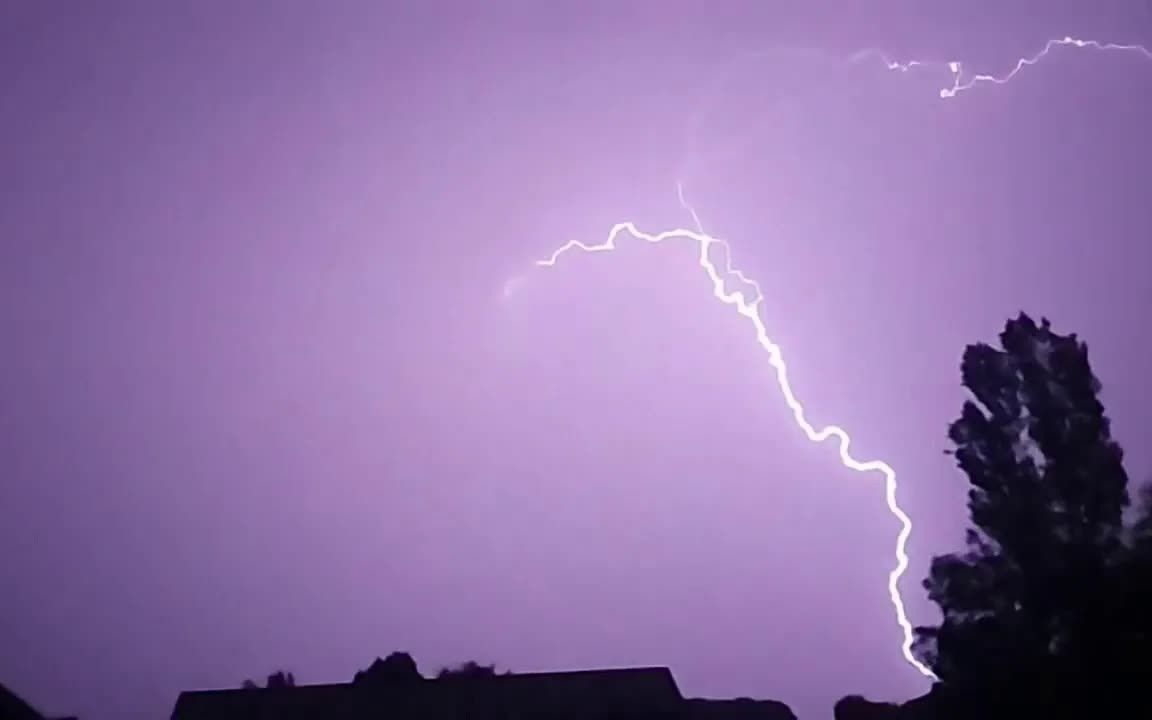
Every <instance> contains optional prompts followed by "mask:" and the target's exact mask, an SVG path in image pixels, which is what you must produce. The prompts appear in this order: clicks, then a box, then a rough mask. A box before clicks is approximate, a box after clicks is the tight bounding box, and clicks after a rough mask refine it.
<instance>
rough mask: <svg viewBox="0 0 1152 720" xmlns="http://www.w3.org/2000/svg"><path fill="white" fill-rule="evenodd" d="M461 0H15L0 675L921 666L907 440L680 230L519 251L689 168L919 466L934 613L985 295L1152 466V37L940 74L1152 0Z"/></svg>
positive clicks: (763, 674)
mask: <svg viewBox="0 0 1152 720" xmlns="http://www.w3.org/2000/svg"><path fill="white" fill-rule="evenodd" d="M484 5H486V7H487V8H488V9H485V10H480V9H478V8H480V7H481V3H459V4H456V5H451V4H444V3H440V4H437V3H434V2H410V3H388V2H362V3H352V2H344V3H337V2H323V3H322V2H308V3H305V2H236V3H227V4H225V3H175V2H171V3H159V2H136V3H128V2H114V1H112V0H103V1H102V2H99V3H95V2H94V3H83V2H64V1H61V2H35V1H34V0H15V1H14V2H7V3H3V8H2V9H0V338H2V341H0V342H2V345H0V511H2V514H3V521H2V522H0V588H3V590H2V591H0V682H2V683H4V684H5V685H7V686H8V687H10V688H12V689H13V690H15V691H16V692H17V693H19V694H21V695H22V696H24V697H25V698H26V699H28V700H29V701H30V702H32V703H33V704H36V705H38V706H40V707H41V708H43V709H44V710H46V711H50V712H54V713H69V714H77V715H79V716H81V718H83V720H113V719H120V718H126V719H135V718H140V719H144V718H157V717H163V716H166V715H167V714H168V713H169V712H170V711H171V707H172V704H173V703H174V702H175V699H176V695H177V694H178V693H179V692H180V691H181V690H186V689H194V688H213V687H238V686H239V685H240V683H241V682H242V681H243V680H244V679H245V678H248V677H253V678H257V679H262V678H263V677H264V676H266V675H267V674H268V673H271V672H273V671H275V670H277V669H280V668H284V669H286V670H291V671H292V672H294V674H295V676H296V678H297V681H298V682H300V683H311V682H337V681H346V680H350V679H351V677H352V675H353V673H354V672H355V671H356V670H357V669H360V668H363V667H365V666H367V665H368V664H369V663H370V662H371V660H372V659H373V658H374V657H376V656H377V655H385V654H387V653H388V652H390V651H392V650H407V651H409V652H411V653H412V654H413V656H414V657H415V658H416V659H417V661H418V662H419V663H420V666H421V669H423V670H424V671H425V672H434V671H435V670H436V669H437V668H438V667H439V666H440V665H443V664H448V663H454V662H458V661H463V660H468V659H475V660H478V661H480V662H494V663H496V664H497V665H499V666H500V667H502V668H511V669H513V670H522V671H528V670H549V669H570V668H580V667H605V666H621V665H668V666H670V667H671V668H672V670H673V672H674V673H675V676H676V678H677V680H678V682H679V684H680V686H681V688H682V690H683V691H684V692H685V694H689V695H702V696H715V697H726V696H739V695H748V696H754V697H771V698H776V699H780V700H783V701H785V702H788V703H789V704H791V705H792V707H793V709H794V710H796V711H797V713H798V714H799V715H800V716H801V718H804V719H805V720H808V719H809V718H818V717H830V715H831V708H832V703H833V702H834V701H835V700H836V699H837V698H839V697H840V696H842V695H846V694H850V693H860V694H866V695H868V696H870V697H873V698H876V699H892V700H902V699H906V698H909V697H912V696H914V695H918V694H920V693H922V692H923V691H925V690H926V689H927V687H928V681H927V680H926V679H925V678H924V677H923V676H921V675H920V674H919V673H918V672H917V671H916V670H915V669H913V668H912V667H910V666H909V665H908V664H907V663H906V662H905V661H904V659H903V657H902V656H901V653H900V642H901V632H900V628H899V626H898V625H897V624H896V620H895V616H894V613H893V609H892V605H891V603H890V601H889V598H888V594H887V588H886V582H887V574H888V572H889V571H890V570H891V569H892V567H893V564H894V556H893V551H894V547H895V541H896V534H897V532H898V531H899V528H900V526H899V523H898V522H897V521H896V520H895V518H893V516H892V515H891V514H890V513H889V512H888V510H887V508H886V507H885V505H884V493H883V479H882V478H881V477H880V476H879V475H877V474H860V473H856V472H852V471H850V470H847V469H845V468H844V467H843V466H841V464H840V462H839V457H838V454H837V452H836V448H835V446H834V444H833V443H826V444H824V445H816V444H813V443H810V442H809V441H808V440H807V439H806V438H805V436H804V434H803V433H802V432H801V431H800V430H799V429H798V428H797V427H796V425H795V424H794V422H793V419H792V416H791V414H790V412H789V410H788V408H787V406H786V405H785V404H784V402H783V399H782V396H781V393H780V390H779V387H778V385H777V380H776V375H775V373H774V371H773V370H772V368H771V366H770V365H769V364H768V358H767V356H766V355H765V353H764V352H763V350H762V349H761V348H760V347H759V346H758V345H757V343H756V339H755V334H754V332H753V331H752V328H751V326H750V325H749V323H748V321H747V320H746V319H744V318H742V317H740V316H739V315H738V314H737V313H736V312H735V311H734V310H733V309H732V308H730V307H726V306H724V305H723V304H721V303H719V302H717V301H716V300H715V299H714V298H713V297H712V294H711V287H710V284H709V281H708V278H707V276H706V275H705V274H704V273H703V272H702V271H701V269H700V267H699V266H698V265H697V264H696V261H697V257H696V252H697V250H696V248H695V246H693V245H692V244H691V243H690V242H686V241H681V242H677V241H669V242H667V243H665V244H661V245H649V244H647V243H643V242H639V241H632V242H623V243H622V244H621V246H620V249H619V250H618V251H617V252H616V253H611V254H596V255H588V254H581V255H577V254H569V255H565V256H564V258H563V259H562V261H561V262H560V263H559V264H558V265H557V266H556V267H554V268H538V267H535V266H534V265H533V263H534V262H535V261H536V260H539V259H542V258H546V257H548V256H549V255H550V254H551V253H552V252H553V251H554V250H555V249H556V248H558V247H559V246H561V245H562V244H563V243H565V242H567V241H569V240H575V239H578V240H582V241H584V242H587V243H597V242H601V241H603V240H604V239H605V238H606V235H607V233H608V231H609V229H610V228H611V226H612V225H613V224H614V223H617V222H621V221H625V220H631V221H634V222H636V223H637V224H638V225H639V226H640V228H641V229H643V230H646V231H650V232H658V231H661V230H665V229H670V228H675V227H691V226H692V218H691V217H690V215H689V214H688V212H687V211H686V210H685V209H684V208H683V207H681V205H680V203H679V201H678V198H677V192H676V184H677V182H682V183H683V186H684V190H685V192H686V196H687V199H688V200H689V201H690V202H691V204H692V205H693V206H694V207H695V209H696V210H697V211H698V212H699V215H700V219H701V221H702V222H703V224H704V226H705V228H706V229H707V230H708V231H709V232H710V233H712V234H714V235H717V236H720V237H723V238H724V239H726V240H727V241H729V242H730V243H731V248H732V257H733V262H734V264H735V266H736V267H738V268H740V269H741V270H742V271H743V272H744V273H745V274H746V275H747V276H748V277H750V278H753V279H755V280H756V281H758V282H759V283H760V284H761V285H762V287H763V289H764V300H763V303H762V306H761V308H760V309H761V317H762V318H763V322H764V324H765V326H766V328H767V329H768V331H769V333H770V334H771V337H772V339H773V340H774V341H775V342H777V343H779V345H780V346H781V347H782V349H783V353H784V358H785V360H786V361H787V363H788V366H789V371H790V377H791V380H792V384H793V389H794V390H795V391H796V393H797V395H798V396H799V397H800V399H801V401H802V402H803V403H804V404H805V406H806V408H807V410H808V415H809V418H810V419H811V420H812V421H813V422H814V423H816V424H817V425H825V424H829V423H835V424H838V425H841V426H843V427H845V428H846V429H848V431H849V432H850V433H851V435H852V439H853V444H852V450H853V454H854V455H856V456H857V457H858V458H860V459H864V460H872V459H879V460H883V461H885V462H888V463H890V464H891V465H892V467H894V468H895V470H896V472H897V475H898V481H899V483H900V489H899V495H898V497H899V501H900V504H901V505H902V506H903V507H904V509H905V510H906V511H907V512H908V513H909V515H910V516H911V517H912V520H913V523H914V525H915V527H914V530H913V533H912V536H911V539H910V541H909V544H908V549H909V553H910V555H911V566H910V568H909V570H908V573H907V574H906V576H905V579H904V581H903V582H902V583H901V589H902V591H903V593H904V595H905V598H906V601H907V604H908V608H909V613H910V615H911V618H912V621H913V622H914V623H931V622H934V621H935V620H936V618H937V615H936V614H935V611H934V609H933V607H932V606H931V605H930V604H929V603H928V602H927V600H926V598H925V596H924V592H923V591H922V590H921V588H920V579H921V578H922V577H923V576H924V575H925V573H926V571H927V566H928V562H929V560H930V558H931V556H932V555H934V554H940V553H944V552H949V551H952V550H955V549H958V548H960V546H961V544H962V541H963V528H964V524H965V508H964V504H963V503H964V496H965V492H966V489H967V487H966V483H965V479H964V478H963V477H962V476H961V475H960V474H959V472H958V471H957V470H955V469H954V466H953V462H952V459H951V458H949V457H948V456H946V455H945V454H944V452H943V451H944V450H945V449H947V447H948V443H947V438H946V435H945V431H946V427H947V424H948V422H949V421H951V420H952V419H954V418H955V417H956V416H957V415H958V412H959V409H960V406H961V403H962V402H963V400H964V397H965V396H964V393H963V390H962V388H961V387H960V376H959V361H960V356H961V353H962V352H963V349H964V346H965V345H966V344H968V343H972V342H976V341H981V340H983V341H989V342H991V341H995V339H996V336H997V333H998V332H999V331H1000V330H1001V329H1002V327H1003V324H1004V321H1005V320H1006V319H1007V318H1008V317H1010V316H1013V315H1015V314H1016V313H1018V312H1019V311H1021V310H1024V311H1027V312H1029V313H1032V314H1033V315H1035V316H1037V317H1039V316H1042V315H1043V316H1048V317H1049V318H1050V319H1051V320H1052V321H1053V324H1054V326H1055V329H1056V330H1057V331H1059V332H1077V333H1079V334H1080V335H1081V336H1082V337H1084V338H1085V339H1086V340H1087V341H1088V343H1089V347H1090V350H1091V359H1092V362H1093V365H1094V368H1095V370H1096V372H1097V374H1098V375H1099V376H1100V377H1101V379H1102V380H1103V382H1104V386H1105V389H1104V394H1103V399H1104V402H1105V403H1106V405H1107V407H1108V408H1109V412H1110V415H1111V417H1112V419H1113V421H1114V428H1115V434H1116V436H1117V438H1118V439H1119V441H1120V442H1121V443H1122V444H1123V445H1124V446H1125V447H1126V449H1127V451H1128V455H1127V467H1128V471H1129V474H1130V475H1131V476H1132V478H1133V479H1134V480H1140V481H1143V480H1146V479H1148V478H1149V477H1152V449H1150V447H1152V446H1150V445H1149V437H1150V434H1152V410H1150V406H1149V405H1148V404H1147V402H1146V399H1147V398H1148V397H1149V395H1150V393H1152V382H1150V380H1149V370H1152V340H1150V339H1149V337H1148V334H1147V330H1148V322H1147V313H1148V308H1150V307H1152V279H1150V273H1149V268H1152V204H1150V203H1149V200H1148V188H1149V187H1150V186H1152V185H1150V183H1152V143H1150V142H1148V128H1150V127H1152V60H1150V59H1149V58H1148V57H1145V56H1142V55H1141V54H1139V53H1134V52H1100V51H1093V50H1087V49H1076V48H1056V49H1054V50H1053V51H1052V52H1051V53H1050V54H1049V56H1047V57H1046V58H1044V60H1043V61H1042V62H1041V63H1039V64H1038V65H1036V66H1034V67H1030V68H1026V69H1025V70H1024V71H1023V72H1021V73H1020V74H1019V75H1018V76H1016V78H1015V79H1013V80H1012V82H1011V83H1010V84H1008V85H1004V86H998V85H993V84H985V85H981V86H978V87H976V88H974V89H973V90H971V91H969V92H966V93H963V94H961V95H959V96H958V97H956V98H953V99H949V100H942V99H941V98H940V97H939V90H940V89H941V88H942V87H946V86H948V85H949V84H950V81H951V77H950V75H949V73H948V69H947V61H950V60H960V61H962V62H963V63H964V64H965V65H964V66H965V68H968V69H970V70H971V71H973V72H988V73H1004V72H1007V71H1009V70H1011V68H1012V67H1013V65H1014V64H1015V62H1016V61H1017V59H1019V58H1021V57H1024V56H1029V55H1032V54H1034V53H1035V52H1037V51H1038V50H1040V49H1041V48H1042V47H1043V46H1044V43H1045V42H1046V41H1047V40H1049V39H1051V38H1061V37H1064V36H1065V35H1073V36H1076V37H1081V38H1091V39H1096V40H1101V41H1108V42H1117V43H1144V44H1150V43H1152V10H1150V9H1149V6H1148V5H1147V4H1146V3H1142V2H1140V1H1139V0H1125V1H1121V0H1083V1H1081V2H1053V1H1050V2H1044V3H1038V2H1034V1H1031V2H1014V1H1010V0H997V1H996V2H994V3H993V2H986V3H983V4H979V3H971V2H965V1H964V0H957V1H956V2H947V3H945V2H933V3H925V2H920V1H914V0H904V1H902V2H896V1H895V0H880V1H873V2H869V3H856V2H850V1H849V0H842V1H841V2H839V3H834V2H823V3H820V2H792V3H788V2H768V1H765V2H744V3H731V2H722V1H718V2H700V3H681V2H660V3H657V2H655V1H654V0H653V1H652V2H649V3H619V2H606V1H605V2H587V3H560V2H556V3H543V2H527V1H522V2H517V3H510V2H500V3H495V2H494V3H486V4H484ZM865 5H867V8H865ZM870 48H873V49H880V50H883V51H884V53H886V54H887V56H888V57H890V58H892V59H894V60H902V61H907V60H914V59H915V60H922V61H931V63H933V64H929V65H926V66H924V67H920V68H917V69H915V70H914V71H912V72H908V73H900V72H890V71H888V70H886V69H885V66H884V64H883V62H882V61H881V60H880V59H879V58H878V57H877V56H870V57H869V58H865V59H862V60H860V61H858V62H855V63H853V62H850V61H849V59H850V58H851V57H852V56H853V55H854V54H856V53H858V52H859V51H861V50H866V49H870ZM510 279H516V282H515V287H514V291H513V292H511V293H510V294H506V293H505V288H506V284H507V283H508V281H509V280H510ZM732 287H736V285H733V286H732Z"/></svg>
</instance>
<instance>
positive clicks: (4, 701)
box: [0, 685, 76, 720]
mask: <svg viewBox="0 0 1152 720" xmlns="http://www.w3.org/2000/svg"><path fill="white" fill-rule="evenodd" d="M0 720H47V719H46V717H45V716H44V715H42V714H40V713H39V712H38V711H37V710H36V708H34V707H32V706H31V705H29V704H28V703H27V702H26V701H25V700H24V699H23V698H21V697H20V696H19V695H17V694H16V693H14V692H12V691H11V690H9V689H8V688H6V687H4V686H3V685H0ZM59 720H76V719H75V718H70V717H69V718H59Z"/></svg>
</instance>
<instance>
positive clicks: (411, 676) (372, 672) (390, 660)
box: [352, 652, 424, 685]
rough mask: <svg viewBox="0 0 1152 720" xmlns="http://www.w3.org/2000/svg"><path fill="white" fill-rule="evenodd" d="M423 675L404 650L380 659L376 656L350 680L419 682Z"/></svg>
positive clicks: (370, 683)
mask: <svg viewBox="0 0 1152 720" xmlns="http://www.w3.org/2000/svg"><path fill="white" fill-rule="evenodd" d="M423 679H424V676H422V675H421V674H420V671H419V669H417V667H416V661H415V660H413V659H412V656H411V655H409V654H408V653H406V652H394V653H391V654H390V655H388V657H386V658H384V659H383V660H381V659H380V658H376V659H375V660H374V661H373V662H372V664H371V665H370V666H368V668H367V669H365V670H361V671H359V672H357V673H356V676H355V677H354V678H353V680H352V682H353V683H355V684H367V685H397V684H404V683H413V682H420V681H422V680H423Z"/></svg>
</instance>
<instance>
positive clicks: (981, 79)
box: [849, 35, 1152, 100]
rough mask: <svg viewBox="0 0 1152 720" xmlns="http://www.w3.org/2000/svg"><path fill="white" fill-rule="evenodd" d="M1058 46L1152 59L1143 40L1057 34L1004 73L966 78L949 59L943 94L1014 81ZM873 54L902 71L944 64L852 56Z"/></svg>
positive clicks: (854, 59) (855, 59) (865, 52)
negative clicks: (949, 76) (1124, 41)
mask: <svg viewBox="0 0 1152 720" xmlns="http://www.w3.org/2000/svg"><path fill="white" fill-rule="evenodd" d="M1058 47H1073V48H1079V49H1082V50H1083V49H1089V50H1099V51H1111V52H1129V53H1136V54H1139V55H1143V56H1144V58H1145V59H1147V60H1152V50H1149V49H1148V48H1147V47H1146V46H1144V45H1139V44H1135V43H1133V44H1122V43H1112V42H1100V41H1099V40H1085V39H1082V38H1076V37H1072V36H1071V35H1066V36H1064V37H1062V38H1054V39H1052V40H1049V41H1048V42H1046V43H1044V47H1043V48H1042V49H1041V50H1040V51H1039V52H1037V53H1036V54H1034V55H1031V56H1028V57H1022V58H1020V59H1018V60H1017V61H1016V64H1015V65H1013V66H1012V69H1011V70H1009V71H1008V72H1006V73H1003V74H1002V75H986V74H979V75H972V76H971V77H969V78H967V79H965V78H964V64H963V63H961V62H959V61H957V60H953V61H951V62H949V63H946V64H947V66H948V71H949V72H950V73H951V74H952V85H951V86H949V87H944V88H941V89H940V97H941V98H943V99H945V100H947V99H948V98H954V97H956V96H957V95H959V94H960V93H962V92H967V91H968V90H971V89H973V88H975V87H976V86H977V85H981V84H984V83H992V84H993V85H1007V84H1008V83H1010V82H1012V80H1013V79H1014V78H1015V77H1016V76H1017V75H1019V74H1020V73H1021V72H1022V71H1023V70H1024V68H1028V67H1032V66H1033V65H1035V64H1037V63H1039V62H1040V61H1041V60H1043V59H1044V58H1046V57H1048V55H1049V54H1050V53H1051V52H1052V51H1053V50H1055V49H1056V48H1058ZM869 57H877V58H879V59H880V61H881V62H883V63H884V66H885V67H886V68H888V69H889V70H894V71H899V72H908V71H910V70H913V69H914V68H918V67H924V66H928V65H938V64H941V63H933V62H927V61H923V60H911V61H908V62H896V61H894V60H891V59H889V58H888V57H887V56H886V55H885V54H884V53H882V52H881V51H879V50H861V51H860V52H858V53H856V54H855V55H853V56H852V57H850V58H849V62H853V63H855V62H859V61H861V60H864V59H867V58H869Z"/></svg>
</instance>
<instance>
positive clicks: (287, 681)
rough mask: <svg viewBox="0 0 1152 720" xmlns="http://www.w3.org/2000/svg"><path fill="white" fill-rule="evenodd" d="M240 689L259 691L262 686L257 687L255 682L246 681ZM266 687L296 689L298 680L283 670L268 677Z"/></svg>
mask: <svg viewBox="0 0 1152 720" xmlns="http://www.w3.org/2000/svg"><path fill="white" fill-rule="evenodd" d="M240 687H242V688H243V689H245V690H258V689H259V688H260V686H259V685H257V684H256V683H255V681H253V680H245V681H244V684H243V685H241V686H240ZM264 687H266V688H290V687H296V678H295V677H294V676H293V675H292V673H286V672H284V671H283V670H279V671H277V672H274V673H272V674H271V675H269V676H268V681H267V683H266V684H265V685H264Z"/></svg>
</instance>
